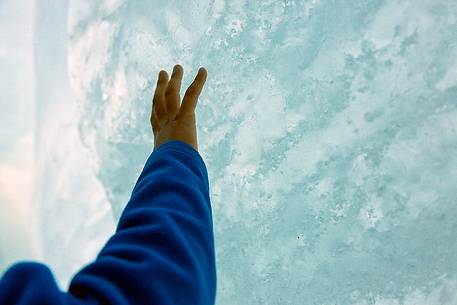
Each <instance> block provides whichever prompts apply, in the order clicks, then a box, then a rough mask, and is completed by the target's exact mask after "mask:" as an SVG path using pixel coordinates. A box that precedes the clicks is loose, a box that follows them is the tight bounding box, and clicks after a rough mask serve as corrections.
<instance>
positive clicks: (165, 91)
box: [151, 65, 207, 150]
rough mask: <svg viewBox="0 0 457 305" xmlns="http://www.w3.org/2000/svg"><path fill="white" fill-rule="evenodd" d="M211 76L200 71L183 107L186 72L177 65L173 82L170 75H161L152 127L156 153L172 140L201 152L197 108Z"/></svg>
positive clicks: (164, 72)
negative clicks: (180, 93) (183, 80)
mask: <svg viewBox="0 0 457 305" xmlns="http://www.w3.org/2000/svg"><path fill="white" fill-rule="evenodd" d="M206 75H207V72H206V70H205V69H204V68H200V69H199V70H198V74H197V76H196V77H195V80H194V82H193V83H192V84H191V85H190V86H189V88H188V89H187V90H186V94H185V95H184V98H183V101H182V104H181V105H180V103H181V98H180V96H179V91H180V89H181V81H182V77H183V68H182V67H181V66H180V65H175V66H174V68H173V74H172V75H171V79H170V81H168V74H167V72H166V71H164V70H162V71H160V72H159V79H158V81H157V87H156V91H155V93H154V98H153V102H152V105H153V106H152V112H151V125H152V131H153V133H154V150H155V149H156V148H158V147H159V146H160V145H161V144H164V143H166V142H168V141H171V140H180V141H183V142H185V143H187V144H189V145H191V146H192V147H193V148H195V149H196V150H198V144H197V127H196V125H195V108H196V106H197V100H198V97H199V96H200V93H201V91H202V88H203V85H204V84H205V81H206Z"/></svg>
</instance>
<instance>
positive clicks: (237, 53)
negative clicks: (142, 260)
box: [35, 0, 457, 305]
mask: <svg viewBox="0 0 457 305" xmlns="http://www.w3.org/2000/svg"><path fill="white" fill-rule="evenodd" d="M55 3H56V2H54V1H51V0H48V1H37V4H38V5H37V9H36V15H37V16H39V17H40V18H37V19H36V21H35V22H36V35H35V41H36V42H37V44H38V45H39V46H40V47H39V48H38V51H37V52H38V53H35V54H36V58H35V59H36V66H37V70H36V71H37V72H36V77H37V84H38V85H37V86H38V88H37V96H38V97H39V98H38V100H41V101H42V103H43V105H46V104H47V105H48V106H47V107H48V108H47V109H49V112H52V113H53V115H54V116H56V117H58V120H57V123H56V122H54V123H52V124H51V123H49V122H48V123H47V125H46V126H47V127H46V128H47V129H46V128H43V129H42V131H40V132H38V136H43V137H45V138H46V137H47V138H51V137H50V136H49V133H50V132H48V131H52V132H51V134H52V135H54V136H53V137H52V140H49V142H46V143H48V144H47V145H46V146H42V149H41V150H40V151H41V153H40V157H39V160H42V161H41V163H40V165H39V168H40V170H41V171H45V172H47V173H48V174H47V175H48V176H47V180H45V182H43V183H42V184H41V185H40V188H39V189H40V190H41V191H40V192H39V196H38V195H37V198H38V199H37V202H38V204H40V205H41V206H45V207H46V211H47V212H43V213H42V214H41V216H40V219H41V228H42V231H41V234H42V238H43V242H44V248H43V256H44V259H45V260H46V261H48V262H49V263H50V264H52V266H53V267H54V270H55V272H56V275H57V276H58V278H59V281H60V283H61V284H62V286H65V285H66V283H67V281H68V279H69V277H70V275H71V274H72V272H76V271H77V267H79V266H80V265H81V264H83V263H84V262H87V261H88V260H89V259H91V258H92V257H94V256H95V254H96V252H97V251H98V250H99V248H100V247H101V246H102V243H103V242H104V240H105V239H106V238H107V237H108V236H109V234H110V233H111V232H112V231H113V230H114V229H113V226H114V224H115V222H116V221H117V220H118V217H119V215H120V212H121V211H122V209H123V207H124V206H125V204H126V203H127V200H128V197H129V196H130V192H131V189H132V187H133V184H134V183H135V181H136V178H137V177H138V174H139V172H140V170H141V168H142V167H143V165H144V161H145V160H146V158H147V156H148V155H149V154H150V152H151V150H152V146H153V144H152V143H153V142H152V131H151V128H150V126H149V125H148V124H149V115H150V110H151V97H152V94H153V90H154V86H155V82H156V79H157V74H158V72H159V71H160V70H161V69H167V70H168V71H169V72H171V69H172V67H173V65H174V64H175V63H180V64H181V65H183V67H184V73H185V74H184V81H183V86H182V87H183V88H186V87H187V86H188V85H189V84H190V82H191V80H192V79H193V77H194V75H195V73H196V72H197V69H198V67H200V66H204V67H205V68H206V69H207V70H208V79H207V83H206V85H205V89H204V91H203V93H202V96H201V98H200V100H199V105H198V107H197V125H198V126H197V127H198V135H199V150H200V153H201V155H202V156H203V158H204V160H205V161H206V164H207V167H208V172H209V176H210V188H211V199H212V205H213V213H214V226H215V238H216V255H217V267H218V291H217V304H218V305H225V304H241V305H243V304H323V305H327V304H357V305H364V304H377V305H381V304H382V305H386V304H389V305H397V304H457V293H456V292H455V291H457V290H456V289H457V260H456V259H455V256H456V253H457V199H456V191H457V43H456V42H457V3H456V2H455V1H445V0H439V1H437V0H421V1H414V0H404V1H400V0H399V1H395V0H386V1H380V0H379V1H374V0H373V1H361V0H354V1H334V0H333V1H332V0H322V1H319V0H310V1H248V0H245V1H223V0H215V1H133V0H132V1H116V0H111V1H110V0H106V1H103V0H100V1H88V0H87V1H71V2H70V3H69V4H68V6H67V4H65V3H66V2H65V1H62V3H64V4H62V5H60V4H59V5H56V4H55ZM50 10H52V11H53V12H54V14H53V15H52V16H53V17H52V18H55V19H53V20H54V21H52V20H51V19H48V18H51V17H49V16H50V14H49V11H50ZM46 20H48V21H46ZM46 22H51V23H46ZM50 24H52V26H50ZM40 28H41V32H40ZM43 29H44V30H43ZM48 29H52V32H48ZM49 31H51V30H49ZM40 33H41V34H40ZM50 33H51V34H50ZM52 33H54V34H52ZM53 35H54V36H53ZM40 48H44V51H43V49H41V50H42V52H41V53H39V52H40V51H39V50H40ZM53 52H54V53H56V54H53ZM37 54H41V56H38V55H37ZM46 58H47V59H46ZM54 65H57V66H58V67H60V68H58V69H57V70H54V71H55V73H57V75H58V76H57V77H56V76H53V78H52V79H50V80H49V81H43V79H45V80H46V78H48V79H49V73H46V71H49V70H50V69H51V67H54ZM59 65H60V66H59ZM40 79H41V81H40ZM40 84H41V85H40ZM66 86H68V90H69V92H68V94H65V92H66V90H63V89H61V88H66ZM56 88H57V89H56ZM59 88H60V89H59ZM50 92H55V93H52V94H51V93H50ZM62 92H64V93H62ZM40 94H41V95H40ZM40 96H41V97H40ZM49 101H61V103H62V104H63V105H62V104H59V102H54V103H53V104H48V103H49ZM37 103H38V101H37ZM52 105H53V106H52ZM40 107H41V106H40ZM43 107H44V106H43ZM56 107H57V109H59V111H56V110H55V109H56ZM53 109H54V110H53ZM46 113H47V112H43V114H42V116H41V120H45V118H46V117H48V116H47V114H46ZM62 113H63V114H65V115H61V114H62ZM59 124H60V125H59ZM58 126H60V128H59V127H58ZM65 128H67V129H65ZM45 147H47V148H45ZM69 155H71V156H73V157H72V158H68V157H67V156H69ZM53 156H55V157H53ZM59 156H60V157H59ZM49 167H51V168H53V169H54V170H53V171H52V172H49V171H48V170H47V169H48V168H49ZM69 177H70V178H69ZM46 181H47V182H46ZM56 185H57V186H59V187H55V186H56ZM108 203H109V205H108ZM94 215H95V216H94ZM78 250H79V251H78ZM81 251H82V252H83V254H81Z"/></svg>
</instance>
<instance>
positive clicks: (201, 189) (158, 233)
mask: <svg viewBox="0 0 457 305" xmlns="http://www.w3.org/2000/svg"><path fill="white" fill-rule="evenodd" d="M215 297H216V264H215V251H214V237H213V222H212V210H211V205H210V197H209V182H208V173H207V169H206V166H205V163H204V161H203V159H202V158H201V156H200V154H199V153H198V152H197V151H196V150H195V149H194V148H193V147H192V146H190V145H188V144H186V143H184V142H181V141H175V140H173V141H169V142H166V143H165V144H162V145H161V146H160V147H159V148H157V149H155V150H154V151H153V152H152V153H151V155H150V156H149V158H148V159H147V161H146V164H145V166H144V168H143V171H142V172H141V174H140V176H139V178H138V180H137V182H136V184H135V186H134V188H133V191H132V195H131V197H130V200H129V201H128V203H127V206H126V208H125V209H124V211H123V213H122V214H121V217H120V219H119V223H118V225H117V228H116V232H115V234H113V235H112V236H111V237H110V239H109V240H108V241H107V243H106V244H105V245H104V247H103V248H102V250H101V251H100V253H99V254H98V256H97V258H96V259H95V260H94V261H93V262H91V263H90V264H88V265H87V266H85V267H84V268H82V269H81V270H80V271H79V272H78V273H77V274H76V275H75V276H74V277H73V278H72V280H71V282H70V285H69V288H68V292H64V291H61V290H59V288H58V286H57V284H56V281H55V279H54V276H53V275H52V273H51V271H50V270H49V268H48V267H47V266H46V265H43V264H41V263H37V262H29V261H24V262H20V263H17V264H15V265H13V266H12V267H10V269H8V270H7V271H6V272H5V274H4V275H3V277H2V278H1V279H0V304H2V305H10V304H11V305H13V304H15V305H19V304H27V305H41V304H48V305H53V304H68V305H86V304H93V305H101V304H116V305H127V304H129V305H131V304H160V305H172V304H180V305H183V304H192V305H196V304H214V303H215Z"/></svg>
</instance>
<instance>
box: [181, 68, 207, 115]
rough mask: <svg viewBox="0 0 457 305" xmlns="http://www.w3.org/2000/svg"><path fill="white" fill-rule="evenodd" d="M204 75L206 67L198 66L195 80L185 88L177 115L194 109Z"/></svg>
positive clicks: (204, 79) (205, 74) (203, 81)
mask: <svg viewBox="0 0 457 305" xmlns="http://www.w3.org/2000/svg"><path fill="white" fill-rule="evenodd" d="M206 76H207V72H206V69H205V68H200V69H199V70H198V74H197V76H196V77H195V80H194V81H193V83H192V84H191V85H190V86H189V88H187V90H186V94H185V95H184V99H183V101H182V105H181V108H180V109H179V115H185V114H189V113H192V112H193V111H195V108H196V107H197V101H198V97H199V96H200V93H201V92H202V89H203V85H204V84H205V81H206Z"/></svg>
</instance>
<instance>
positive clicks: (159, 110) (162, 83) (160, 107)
mask: <svg viewBox="0 0 457 305" xmlns="http://www.w3.org/2000/svg"><path fill="white" fill-rule="evenodd" d="M167 84H168V73H167V71H164V70H161V71H160V72H159V77H158V79H157V86H156V90H155V92H154V98H153V99H152V105H153V110H154V111H155V112H156V114H157V117H158V119H159V122H161V121H166V120H167V118H166V114H167V106H166V103H165V89H166V88H167Z"/></svg>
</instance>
